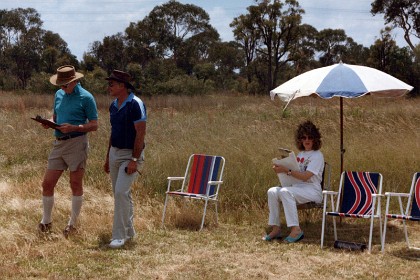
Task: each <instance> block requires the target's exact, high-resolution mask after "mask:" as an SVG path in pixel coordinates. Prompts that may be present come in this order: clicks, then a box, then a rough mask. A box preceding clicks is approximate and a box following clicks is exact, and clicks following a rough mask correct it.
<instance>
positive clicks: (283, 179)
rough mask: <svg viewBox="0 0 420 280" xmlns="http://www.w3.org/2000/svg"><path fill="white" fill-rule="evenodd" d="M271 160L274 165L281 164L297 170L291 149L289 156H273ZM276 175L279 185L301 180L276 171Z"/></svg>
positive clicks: (286, 185)
mask: <svg viewBox="0 0 420 280" xmlns="http://www.w3.org/2000/svg"><path fill="white" fill-rule="evenodd" d="M272 162H273V164H275V165H283V166H285V167H286V168H288V169H290V170H293V171H299V164H298V162H297V160H296V155H295V153H294V152H293V151H291V152H290V153H289V156H287V157H285V158H281V159H280V158H273V160H272ZM277 176H278V177H279V180H280V185H281V186H282V187H288V186H291V185H293V184H296V183H300V182H302V180H299V179H296V178H295V177H293V176H288V175H287V174H286V173H278V174H277Z"/></svg>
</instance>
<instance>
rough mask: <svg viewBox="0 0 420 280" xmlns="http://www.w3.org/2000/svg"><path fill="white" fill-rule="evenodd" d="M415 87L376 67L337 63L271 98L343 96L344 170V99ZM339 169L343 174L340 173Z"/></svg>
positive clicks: (312, 72)
mask: <svg viewBox="0 0 420 280" xmlns="http://www.w3.org/2000/svg"><path fill="white" fill-rule="evenodd" d="M412 89H413V87H412V86H410V85H408V84H406V83H404V82H402V81H400V80H398V79H397V78H395V77H393V76H391V75H389V74H387V73H385V72H382V71H379V70H377V69H374V68H370V67H366V66H359V65H350V64H345V63H342V62H340V63H338V64H334V65H331V66H327V67H322V68H317V69H314V70H310V71H308V72H305V73H303V74H301V75H299V76H296V77H294V78H293V79H291V80H289V81H287V82H285V83H284V84H282V85H280V86H278V87H277V88H275V89H273V90H271V91H270V96H271V99H273V100H274V98H275V96H276V95H277V96H279V97H280V99H281V100H282V101H285V102H287V104H286V106H285V107H284V109H283V110H285V109H286V107H287V106H288V105H289V103H290V101H292V100H294V99H296V98H298V97H303V96H309V95H312V94H316V95H318V96H319V97H321V98H324V99H329V98H332V97H334V96H337V97H340V150H341V172H343V164H344V152H345V149H344V144H343V98H356V97H361V96H364V95H366V94H371V95H373V96H379V97H398V96H403V95H404V94H407V93H408V92H410V91H411V90H412ZM341 172H340V173H341Z"/></svg>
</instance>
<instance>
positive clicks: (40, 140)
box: [0, 93, 420, 279]
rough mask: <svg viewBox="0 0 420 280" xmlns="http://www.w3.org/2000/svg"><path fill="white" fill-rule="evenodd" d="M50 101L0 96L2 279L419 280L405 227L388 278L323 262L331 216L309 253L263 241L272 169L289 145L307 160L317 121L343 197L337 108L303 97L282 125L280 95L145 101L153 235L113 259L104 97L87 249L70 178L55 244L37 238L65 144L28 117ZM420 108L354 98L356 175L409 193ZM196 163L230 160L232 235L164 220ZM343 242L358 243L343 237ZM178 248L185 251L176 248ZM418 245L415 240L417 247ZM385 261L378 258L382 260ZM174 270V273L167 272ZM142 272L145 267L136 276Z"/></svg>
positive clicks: (94, 138)
mask: <svg viewBox="0 0 420 280" xmlns="http://www.w3.org/2000/svg"><path fill="white" fill-rule="evenodd" d="M52 98H53V97H52V96H51V95H36V96H27V95H14V94H12V93H1V94H0V122H1V127H0V139H1V141H0V194H1V196H0V203H1V204H2V205H1V206H0V211H1V215H0V226H1V228H2V231H1V233H0V238H1V240H2V242H0V251H1V253H2V254H1V255H2V257H1V259H2V262H3V263H4V266H3V267H2V268H0V275H4V277H5V278H14V277H15V278H27V277H28V278H30V277H34V278H38V277H39V278H60V279H61V278H77V277H79V278H80V277H82V278H95V279H96V278H97V279H99V278H101V279H104V278H108V279H118V278H120V277H123V276H125V277H129V278H130V277H131V278H135V279H139V277H140V278H155V279H165V278H171V279H172V278H183V277H182V276H181V272H183V273H186V277H185V278H197V277H198V276H197V274H195V273H194V272H197V273H199V274H201V276H202V278H205V279H210V278H212V279H213V278H222V279H226V278H237V276H238V278H239V277H240V278H271V277H273V278H277V276H278V275H279V273H285V275H289V276H300V277H302V278H309V277H318V278H340V279H341V278H346V277H347V276H349V278H359V277H360V276H361V277H362V278H363V277H365V278H375V277H379V276H382V277H385V278H387V277H392V278H393V277H396V278H398V274H397V272H395V271H394V270H395V267H397V268H398V269H399V270H401V269H403V270H404V275H405V276H407V277H408V278H410V277H411V276H412V275H413V274H410V272H414V271H415V270H413V269H412V268H410V267H411V266H410V265H411V264H412V263H410V260H404V259H403V261H401V257H400V255H403V256H405V255H407V254H408V256H411V257H414V258H417V259H418V258H419V256H418V255H416V254H414V256H413V253H411V252H406V251H404V250H403V248H404V243H401V242H400V241H402V239H401V236H402V235H401V232H400V231H399V230H398V224H396V228H394V234H395V236H394V239H393V238H392V237H391V239H390V240H393V241H394V243H395V244H394V245H391V246H390V247H388V248H390V250H391V251H392V250H394V251H393V253H392V254H386V255H385V256H382V255H381V256H380V260H381V262H382V263H381V264H380V265H379V267H380V268H381V269H384V271H381V270H380V269H379V268H378V269H375V270H374V271H372V270H371V268H370V267H369V266H365V265H363V266H362V267H361V268H360V267H358V268H356V267H355V266H354V265H352V264H345V263H343V262H342V261H341V259H340V257H343V253H339V252H335V251H329V250H324V251H321V250H319V245H318V244H319V243H318V239H319V229H320V228H319V224H320V221H319V217H320V215H319V214H317V213H315V215H311V216H310V218H309V220H308V221H307V222H308V223H307V224H306V227H305V231H306V232H307V233H308V234H307V236H308V237H307V238H306V239H305V242H303V243H301V244H298V245H296V246H289V247H288V246H285V245H281V244H271V245H266V244H261V242H259V241H257V240H256V239H255V237H256V236H257V237H258V236H259V235H260V234H262V232H263V231H264V227H265V223H266V215H267V208H266V191H267V189H268V188H269V187H271V186H273V185H276V184H277V183H278V181H277V177H276V176H275V174H274V173H273V171H272V169H271V164H270V162H271V159H272V158H273V157H275V156H278V148H279V147H289V148H293V149H295V147H294V142H293V135H294V131H295V129H296V127H297V125H298V124H299V123H300V122H302V121H304V120H307V119H310V120H312V121H313V122H315V123H316V124H317V125H318V126H319V128H320V130H321V133H322V135H323V147H322V151H323V153H324V156H325V158H326V160H327V161H328V162H329V163H330V165H331V166H332V172H333V177H332V179H333V189H337V188H338V180H339V170H340V126H339V114H340V112H339V104H338V99H331V100H321V99H318V98H306V99H305V98H302V99H298V100H296V101H293V102H292V103H291V104H290V106H289V108H288V110H287V111H286V112H285V113H282V106H283V105H284V104H282V103H281V102H280V101H278V100H276V101H271V100H270V99H269V97H268V96H246V95H235V94H231V93H225V94H215V95H206V96H202V97H181V96H176V97H175V96H157V97H153V98H144V99H143V100H144V102H145V103H146V105H147V109H148V118H149V119H148V124H147V136H146V142H147V147H146V164H145V169H144V172H143V175H142V176H141V177H140V178H139V180H138V181H137V182H136V184H135V186H134V197H135V200H136V207H137V208H136V213H137V212H139V213H140V214H139V215H137V216H136V220H135V222H136V227H137V229H138V230H139V233H140V236H141V237H140V239H139V240H140V241H135V242H134V243H133V244H131V245H129V246H128V247H127V250H121V251H120V250H117V251H108V250H106V244H107V242H108V239H109V238H110V229H111V224H112V222H111V221H112V211H113V199H112V195H111V189H110V182H109V178H108V176H107V175H106V174H105V173H104V172H103V163H104V160H105V155H106V148H107V143H108V137H109V132H110V125H109V117H108V105H109V103H110V101H111V99H110V98H109V97H107V96H97V97H96V99H97V103H98V108H99V123H100V126H99V129H98V131H96V132H93V133H91V134H90V136H89V139H90V155H89V162H88V169H87V174H86V177H85V201H86V202H85V204H84V208H83V210H82V216H81V224H82V226H83V229H82V231H81V233H80V235H79V236H78V237H76V238H74V239H70V240H65V239H63V238H62V236H61V234H60V228H61V227H64V225H65V222H66V221H67V217H68V215H69V208H70V204H69V203H70V202H69V193H70V191H69V187H68V176H67V175H65V176H64V177H63V178H62V179H61V180H60V181H59V184H58V186H57V192H56V194H57V199H56V207H55V208H54V221H55V222H54V226H55V231H54V233H53V234H52V235H47V236H40V235H39V234H38V233H37V232H36V225H37V223H38V222H39V220H40V218H41V201H40V197H41V191H40V190H41V187H40V184H41V182H42V176H43V173H44V171H45V167H46V161H47V157H48V153H49V151H50V148H51V141H52V139H53V137H52V131H51V130H44V129H42V128H41V127H40V126H39V125H37V123H35V122H34V121H32V120H30V117H33V116H35V115H37V114H39V115H44V116H48V115H49V114H50V113H51V109H50V108H51V106H52V105H51V104H52ZM419 103H420V100H418V99H410V100H407V99H403V98H400V99H375V98H371V97H369V96H367V97H363V98H359V99H352V100H345V102H344V120H345V122H344V144H345V149H346V152H345V159H344V162H345V169H346V170H355V171H357V170H367V171H375V172H381V173H382V174H383V176H384V191H398V192H406V191H408V188H409V183H410V180H411V176H412V174H413V172H415V171H419V167H420V162H419V158H420V149H419V136H420V126H419V125H418V124H419V123H420V112H419V110H418V108H419V105H420V104H419ZM295 150H296V149H295ZM192 153H207V154H217V155H222V156H224V157H225V158H226V169H225V176H224V184H223V185H222V189H221V199H220V204H221V212H220V213H219V214H220V223H221V225H220V226H219V227H218V228H216V227H213V224H212V222H211V221H212V218H213V216H212V213H211V212H210V213H209V219H208V220H209V221H210V222H208V229H209V230H205V231H204V232H202V233H200V234H197V233H196V232H194V231H191V230H188V229H189V228H190V229H191V228H194V225H197V224H198V222H196V221H197V220H198V219H199V216H194V215H190V214H189V212H188V210H184V209H183V207H181V206H179V207H171V210H170V213H169V220H168V226H169V228H170V229H171V230H169V231H163V230H161V229H160V218H161V213H162V206H163V200H164V192H165V190H166V177H168V176H181V175H183V173H184V171H185V165H186V161H187V159H188V156H189V155H190V154H192ZM392 207H396V205H395V204H393V205H392ZM197 209H198V211H201V210H199V209H200V208H197ZM177 214H183V215H184V219H183V220H180V219H178V218H177V217H178V216H179V215H177ZM197 217H198V218H197ZM191 224H192V226H191ZM412 227H413V228H411V230H412V231H413V229H414V230H416V229H417V230H418V229H419V228H418V225H413V226H412ZM185 229H187V230H186V231H185ZM391 232H392V230H391ZM341 233H342V234H344V235H345V234H347V233H346V231H345V230H344V228H343V229H342V231H341ZM329 234H331V233H329ZM378 238H379V237H378V236H376V244H379V242H378ZM178 239H182V240H184V241H183V242H177V240H178ZM206 239H207V241H205V240H206ZM419 239H420V236H419V234H418V233H417V235H415V236H414V240H417V241H419ZM362 241H363V240H362ZM136 242H137V243H136ZM262 245H263V246H262ZM329 245H331V244H329ZM171 248H172V249H171ZM192 249H194V250H195V251H194V250H192ZM230 251H231V252H236V255H235V254H234V253H229V252H230ZM377 251H378V248H376V252H375V251H374V254H377ZM344 254H345V255H344V257H345V258H347V259H348V260H349V261H350V262H351V261H353V262H357V261H356V260H357V259H358V258H359V256H358V255H354V254H347V253H344ZM410 254H411V255H410ZM238 255H239V256H238ZM299 255H300V256H305V258H304V260H303V261H304V263H305V269H306V271H305V269H303V268H301V269H298V268H296V267H295V269H292V267H294V266H293V265H292V264H293V263H294V262H297V261H298V260H299V259H297V256H299ZM396 255H397V256H396ZM362 256H363V257H362V258H367V259H368V260H369V261H368V263H370V264H375V263H376V259H377V256H376V257H375V256H369V255H367V254H363V255H362ZM238 257H239V258H238ZM195 258H204V259H213V260H214V261H215V262H216V264H218V265H217V266H216V265H215V264H214V265H213V264H211V265H210V267H207V265H208V264H207V262H204V261H203V262H202V261H200V260H195ZM240 259H242V261H241V260H240ZM329 260H331V261H329ZM332 260H334V261H336V262H337V263H338V264H339V265H340V266H341V268H340V269H338V268H337V270H335V271H328V270H327V269H326V264H327V263H330V264H331V265H333V262H332ZM396 260H397V261H399V262H400V263H399V264H398V265H396V264H394V263H393V262H394V261H396ZM276 261H278V265H277V264H276ZM165 262H170V263H172V265H169V266H165ZM139 263H141V267H142V268H141V269H140V268H138V267H137V265H139ZM187 263H189V264H187ZM280 263H281V266H279V265H280ZM359 264H360V262H359ZM199 267H200V268H199ZM217 267H220V268H222V269H221V270H220V269H219V270H218V272H216V271H214V270H213V269H217ZM241 268H242V270H241ZM159 269H160V272H158V270H159ZM286 278H287V277H286Z"/></svg>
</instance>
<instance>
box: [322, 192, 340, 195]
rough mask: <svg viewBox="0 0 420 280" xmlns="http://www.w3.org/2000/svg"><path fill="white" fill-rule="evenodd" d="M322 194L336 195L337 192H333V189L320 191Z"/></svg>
mask: <svg viewBox="0 0 420 280" xmlns="http://www.w3.org/2000/svg"><path fill="white" fill-rule="evenodd" d="M322 194H327V195H328V194H329V195H337V194H338V192H335V191H322Z"/></svg>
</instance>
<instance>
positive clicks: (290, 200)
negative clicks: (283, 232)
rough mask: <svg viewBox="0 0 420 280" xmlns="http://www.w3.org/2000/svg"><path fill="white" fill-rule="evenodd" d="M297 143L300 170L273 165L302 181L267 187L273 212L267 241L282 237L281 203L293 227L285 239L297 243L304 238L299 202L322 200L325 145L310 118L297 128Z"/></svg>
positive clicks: (269, 218) (275, 169) (271, 211)
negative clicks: (323, 145) (323, 150)
mask: <svg viewBox="0 0 420 280" xmlns="http://www.w3.org/2000/svg"><path fill="white" fill-rule="evenodd" d="M295 142H296V146H297V148H298V149H299V151H300V152H299V154H298V155H297V161H298V163H299V171H291V170H289V169H288V168H287V167H285V166H282V165H274V166H273V170H274V172H276V173H286V174H287V175H288V176H293V177H295V178H297V179H300V180H302V182H301V183H297V184H293V185H292V186H290V187H281V186H276V187H272V188H270V189H269V190H268V192H267V194H268V208H269V211H270V214H269V217H268V224H269V225H270V226H272V231H271V232H270V233H269V234H268V235H266V236H265V237H263V240H266V241H271V240H273V239H280V213H279V212H280V202H281V203H282V204H283V209H284V214H285V216H286V223H287V227H290V228H291V231H290V234H289V236H287V237H286V238H285V241H286V242H288V243H294V242H297V241H299V240H301V239H302V238H303V231H302V229H301V228H300V226H299V219H298V213H297V204H302V203H306V202H310V201H314V202H317V203H320V202H321V201H322V188H321V181H322V172H323V170H324V156H323V155H322V153H321V151H319V149H320V148H321V145H322V142H321V133H320V132H319V130H318V128H317V127H316V126H315V125H314V124H313V123H312V122H311V121H306V122H304V123H302V124H300V125H299V127H298V128H297V131H296V134H295Z"/></svg>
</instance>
